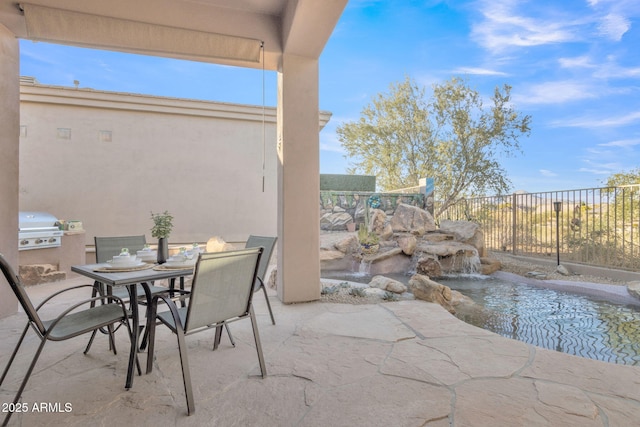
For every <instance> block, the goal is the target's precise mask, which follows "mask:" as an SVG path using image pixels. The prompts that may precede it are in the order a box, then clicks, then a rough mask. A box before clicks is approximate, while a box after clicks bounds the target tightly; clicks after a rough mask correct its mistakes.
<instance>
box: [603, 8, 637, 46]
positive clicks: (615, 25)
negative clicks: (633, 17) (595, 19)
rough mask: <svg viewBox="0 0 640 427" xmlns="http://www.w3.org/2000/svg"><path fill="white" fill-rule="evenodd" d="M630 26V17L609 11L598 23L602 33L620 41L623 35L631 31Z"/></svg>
mask: <svg viewBox="0 0 640 427" xmlns="http://www.w3.org/2000/svg"><path fill="white" fill-rule="evenodd" d="M630 28H631V22H630V21H629V19H627V18H626V17H624V16H621V15H618V14H617V13H609V14H608V15H606V16H604V17H603V18H602V19H601V21H600V24H599V25H598V30H600V34H602V35H604V36H605V37H607V38H608V39H611V40H613V41H620V39H621V38H622V36H623V35H624V34H625V33H626V32H627V31H629V29H630Z"/></svg>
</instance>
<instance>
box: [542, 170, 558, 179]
mask: <svg viewBox="0 0 640 427" xmlns="http://www.w3.org/2000/svg"><path fill="white" fill-rule="evenodd" d="M539 172H540V175H542V176H546V177H554V176H558V174H557V173H555V172H551V171H550V170H547V169H540V171H539Z"/></svg>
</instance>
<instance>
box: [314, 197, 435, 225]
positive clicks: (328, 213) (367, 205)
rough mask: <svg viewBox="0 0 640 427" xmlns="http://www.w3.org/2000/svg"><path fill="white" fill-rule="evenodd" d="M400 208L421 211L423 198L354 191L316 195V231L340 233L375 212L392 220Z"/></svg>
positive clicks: (361, 222) (362, 221) (423, 206)
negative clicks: (410, 207)
mask: <svg viewBox="0 0 640 427" xmlns="http://www.w3.org/2000/svg"><path fill="white" fill-rule="evenodd" d="M400 204H405V205H410V206H415V207H418V208H421V209H424V208H425V197H424V194H420V193H411V194H400V193H372V192H364V191H360V192H356V191H321V192H320V229H321V230H324V231H342V230H347V229H348V224H354V227H355V228H357V225H358V224H363V223H364V222H365V218H366V216H367V215H372V211H373V210H375V209H379V210H381V211H383V212H384V213H385V214H386V215H387V217H388V218H390V217H393V215H394V214H395V211H396V209H397V207H398V205H400Z"/></svg>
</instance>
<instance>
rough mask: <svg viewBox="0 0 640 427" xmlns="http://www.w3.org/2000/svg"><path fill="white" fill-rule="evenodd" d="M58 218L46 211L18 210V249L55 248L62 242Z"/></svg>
mask: <svg viewBox="0 0 640 427" xmlns="http://www.w3.org/2000/svg"><path fill="white" fill-rule="evenodd" d="M58 224H59V222H58V219H57V218H56V217H55V216H53V215H51V214H49V213H47V212H20V216H19V220H18V250H20V251H26V250H30V249H41V248H55V247H58V246H60V245H61V244H62V234H63V231H62V230H60V228H59V225H58Z"/></svg>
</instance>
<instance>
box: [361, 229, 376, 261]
mask: <svg viewBox="0 0 640 427" xmlns="http://www.w3.org/2000/svg"><path fill="white" fill-rule="evenodd" d="M358 240H359V241H360V248H361V250H362V253H363V254H365V255H369V254H375V253H376V252H378V249H380V245H379V244H378V243H379V241H380V238H379V237H378V235H377V234H376V233H374V232H372V231H369V230H367V226H366V225H365V224H360V227H359V228H358Z"/></svg>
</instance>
